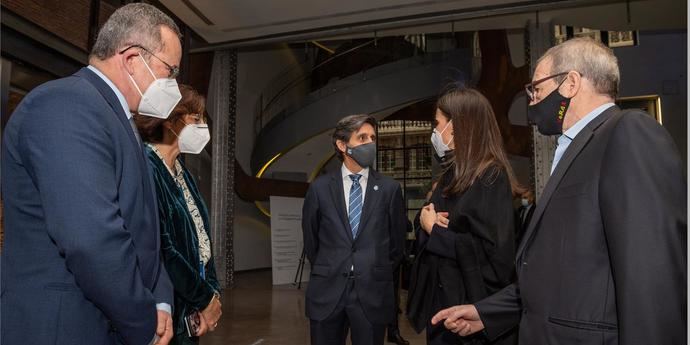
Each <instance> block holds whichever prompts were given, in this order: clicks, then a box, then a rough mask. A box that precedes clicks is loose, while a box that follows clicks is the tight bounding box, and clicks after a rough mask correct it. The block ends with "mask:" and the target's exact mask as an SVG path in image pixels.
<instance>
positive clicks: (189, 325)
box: [184, 311, 201, 337]
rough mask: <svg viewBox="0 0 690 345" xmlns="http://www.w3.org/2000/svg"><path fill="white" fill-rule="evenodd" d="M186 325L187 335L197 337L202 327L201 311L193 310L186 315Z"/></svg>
mask: <svg viewBox="0 0 690 345" xmlns="http://www.w3.org/2000/svg"><path fill="white" fill-rule="evenodd" d="M184 325H185V329H186V330H187V336H189V337H195V336H196V335H197V333H199V328H200V327H201V315H200V314H199V311H193V312H192V313H191V314H189V315H187V316H185V317H184Z"/></svg>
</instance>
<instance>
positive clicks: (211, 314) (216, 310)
mask: <svg viewBox="0 0 690 345" xmlns="http://www.w3.org/2000/svg"><path fill="white" fill-rule="evenodd" d="M222 314H223V311H222V310H221V304H220V300H219V299H218V297H217V295H213V298H211V302H209V303H208V306H206V309H204V310H202V311H201V316H202V317H203V318H204V320H206V324H207V325H208V330H209V331H211V332H213V331H215V330H216V326H217V325H218V320H220V316H221V315H222Z"/></svg>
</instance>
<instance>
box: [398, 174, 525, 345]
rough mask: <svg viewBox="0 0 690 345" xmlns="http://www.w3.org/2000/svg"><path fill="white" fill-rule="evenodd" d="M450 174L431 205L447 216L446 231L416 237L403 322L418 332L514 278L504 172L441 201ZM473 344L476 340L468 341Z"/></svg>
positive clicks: (512, 231)
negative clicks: (443, 314)
mask: <svg viewBox="0 0 690 345" xmlns="http://www.w3.org/2000/svg"><path fill="white" fill-rule="evenodd" d="M451 178H452V168H451V169H450V170H449V171H448V172H446V174H444V176H443V177H442V179H441V181H440V182H439V185H438V187H437V188H436V190H435V191H434V193H433V195H432V198H431V201H432V202H433V203H434V207H435V209H436V211H447V212H449V220H450V225H449V227H448V229H447V230H446V229H443V228H440V227H438V226H434V229H433V231H432V233H431V235H430V236H427V234H426V233H425V232H424V231H423V230H422V231H419V232H418V234H417V236H418V241H419V242H420V243H419V248H420V249H419V251H418V253H417V256H416V259H415V263H414V266H413V268H412V278H411V279H412V281H411V282H410V290H409V295H408V303H407V316H408V318H409V319H410V321H411V322H412V325H413V327H414V328H415V330H416V331H417V332H421V331H422V330H423V329H424V328H425V327H427V325H428V324H429V322H430V320H431V317H433V315H434V314H435V313H436V312H438V311H439V310H441V309H444V308H447V307H450V306H453V305H457V304H467V303H473V302H476V301H478V300H480V299H482V298H484V297H486V296H489V295H490V294H492V293H494V292H496V291H498V290H500V289H502V288H504V287H505V286H507V285H508V284H510V283H511V279H512V277H513V276H514V266H513V259H514V255H515V225H514V220H515V218H514V214H513V206H512V192H511V186H510V182H509V180H508V176H507V174H506V173H505V171H504V170H502V169H500V170H499V169H496V168H491V169H490V170H488V171H487V172H486V173H485V174H484V175H483V176H481V177H480V178H479V179H478V180H477V181H476V182H475V183H474V184H472V185H471V186H470V187H469V188H468V189H467V190H466V191H465V192H464V193H462V194H461V195H457V196H451V197H449V198H444V197H442V193H443V190H444V189H445V187H446V186H447V185H448V184H449V183H450V180H451ZM466 340H468V342H469V341H477V339H466Z"/></svg>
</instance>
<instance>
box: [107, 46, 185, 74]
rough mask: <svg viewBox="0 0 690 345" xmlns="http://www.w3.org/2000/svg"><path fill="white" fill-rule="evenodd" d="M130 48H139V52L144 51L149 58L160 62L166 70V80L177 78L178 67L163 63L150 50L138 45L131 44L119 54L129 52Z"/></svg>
mask: <svg viewBox="0 0 690 345" xmlns="http://www.w3.org/2000/svg"><path fill="white" fill-rule="evenodd" d="M130 48H139V49H141V50H143V51H145V52H147V53H149V54H151V56H153V57H155V58H156V59H158V61H160V62H162V63H163V64H164V65H165V67H166V68H167V69H168V78H170V79H175V78H177V76H178V75H179V74H180V67H178V66H171V65H170V64H169V63H167V62H165V61H163V59H161V58H159V57H158V56H156V54H154V53H152V52H151V51H150V50H148V49H146V48H144V47H142V46H141V45H139V44H133V45H131V46H129V47H127V48H125V49H123V50H122V51H120V54H122V53H124V52H126V51H127V50H129V49H130Z"/></svg>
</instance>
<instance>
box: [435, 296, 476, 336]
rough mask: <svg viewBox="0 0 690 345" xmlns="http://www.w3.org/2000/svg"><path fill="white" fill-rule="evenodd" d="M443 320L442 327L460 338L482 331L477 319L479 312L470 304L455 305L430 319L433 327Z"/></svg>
mask: <svg viewBox="0 0 690 345" xmlns="http://www.w3.org/2000/svg"><path fill="white" fill-rule="evenodd" d="M441 320H445V321H444V322H443V325H444V326H445V327H446V328H447V329H448V330H449V331H451V332H453V333H457V334H458V335H461V336H463V337H464V336H468V335H470V334H474V333H477V332H479V331H481V330H483V329H484V323H483V322H482V320H481V319H480V318H479V312H478V311H477V308H475V306H474V305H472V304H465V305H456V306H454V307H450V308H448V309H443V310H441V311H439V312H438V313H436V315H434V317H433V318H432V319H431V324H432V325H435V324H437V323H439V322H441Z"/></svg>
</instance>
